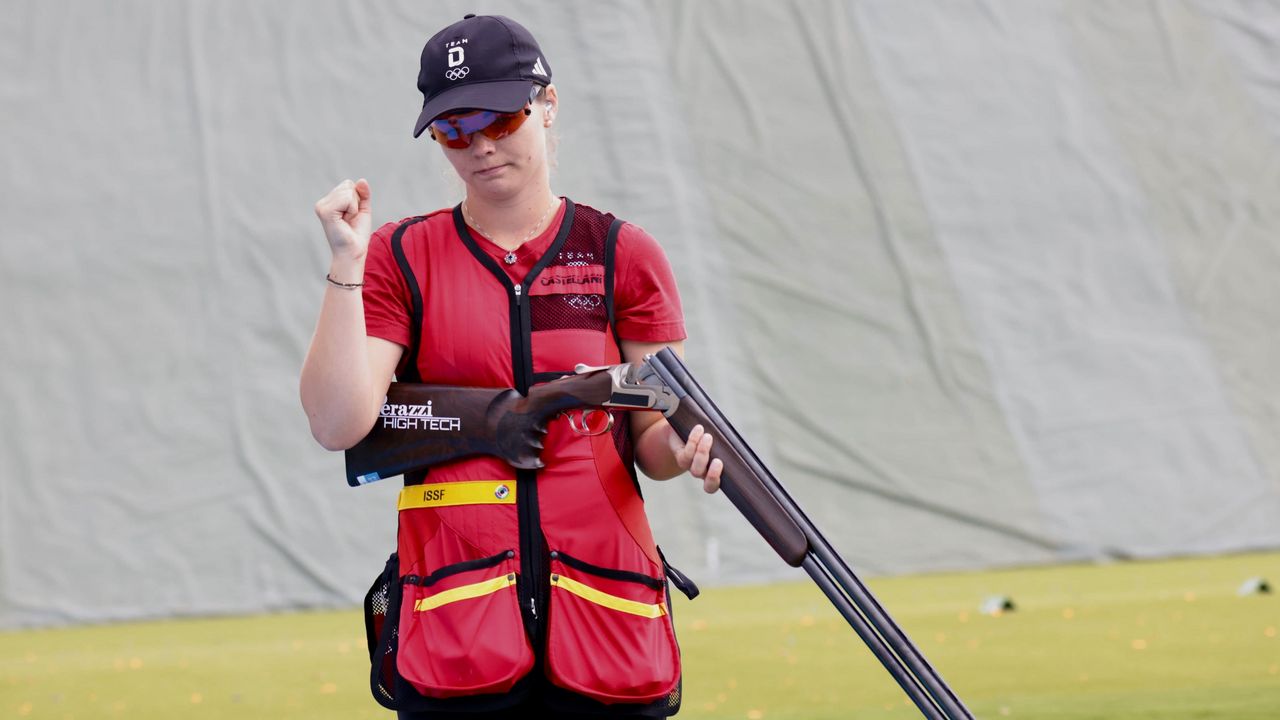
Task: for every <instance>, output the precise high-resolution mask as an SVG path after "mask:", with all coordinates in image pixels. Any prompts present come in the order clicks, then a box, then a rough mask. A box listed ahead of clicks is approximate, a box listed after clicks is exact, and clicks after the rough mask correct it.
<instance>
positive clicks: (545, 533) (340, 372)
mask: <svg viewBox="0 0 1280 720" xmlns="http://www.w3.org/2000/svg"><path fill="white" fill-rule="evenodd" d="M418 87H419V89H420V90H421V91H422V93H423V97H424V104H423V109H422V112H421V115H420V117H419V118H418V121H417V124H416V126H415V130H414V135H415V137H417V136H420V135H422V134H424V133H425V134H426V135H427V136H428V137H429V138H430V139H432V140H435V141H436V142H437V143H439V144H440V146H441V151H442V152H443V154H444V156H445V157H446V158H447V159H448V161H449V162H450V164H451V165H452V166H453V169H454V170H455V171H456V173H457V175H458V177H459V178H460V179H461V180H462V182H463V184H464V185H465V188H466V190H465V198H464V199H463V201H462V202H461V203H459V204H458V205H457V206H455V207H453V208H447V209H442V210H437V211H435V212H431V213H428V214H426V215H422V216H418V217H412V218H408V219H405V220H402V221H399V222H392V223H387V224H385V225H383V226H382V227H381V228H379V229H378V230H377V231H376V232H372V233H371V230H372V221H371V217H372V215H371V197H372V191H371V189H370V185H369V183H368V182H367V181H366V180H364V179H360V180H358V181H356V182H351V181H349V180H348V181H344V182H342V183H341V184H339V185H338V186H337V187H335V188H334V189H333V190H332V191H331V192H330V193H329V194H328V195H326V196H325V197H324V198H322V199H321V200H319V201H318V202H317V203H316V207H315V210H316V214H317V216H318V217H319V219H320V222H321V224H322V225H323V227H324V232H325V236H326V238H327V239H328V242H329V246H330V249H331V251H332V258H333V259H332V263H331V265H330V269H329V274H328V276H327V286H326V288H327V289H326V292H325V296H324V301H323V305H322V307H321V310H320V317H319V320H318V323H317V327H316V332H315V336H314V338H313V340H312V343H311V347H310V349H309V351H308V354H307V358H306V361H305V363H304V366H303V371H302V380H301V395H302V402H303V405H304V407H305V409H306V412H307V416H308V418H309V421H310V423H311V429H312V432H313V434H314V435H315V437H316V439H317V441H319V442H320V444H321V445H323V446H324V447H326V448H329V449H331V450H337V449H345V448H348V447H351V446H352V445H355V444H356V443H357V442H358V441H359V440H360V439H361V438H363V437H364V436H365V435H366V434H367V433H368V432H369V430H370V428H371V427H372V426H373V425H374V423H375V421H377V420H378V416H379V412H380V408H381V407H382V403H383V398H384V397H385V395H386V392H387V388H388V385H389V383H390V382H391V379H392V375H393V374H394V375H395V376H396V378H397V379H399V380H402V381H410V382H427V383H436V384H441V385H454V386H473V387H493V388H507V387H511V388H515V389H516V390H518V391H519V392H521V393H526V392H528V390H529V388H530V387H532V386H534V385H536V384H538V383H542V382H546V381H548V380H551V379H554V378H556V377H559V376H560V375H562V374H566V373H570V372H572V371H573V368H574V366H575V365H576V364H578V363H586V364H588V365H608V364H612V363H618V362H622V361H631V362H639V361H641V360H642V359H643V358H644V356H645V355H646V354H648V353H652V352H655V351H657V350H658V349H660V348H662V347H665V346H670V347H672V348H674V349H676V350H677V351H679V350H681V348H682V341H683V339H684V337H685V333H684V324H683V317H682V315H681V310H680V303H679V298H678V296H677V293H676V287H675V283H674V279H673V276H672V273H671V269H670V267H669V265H668V263H667V260H666V258H665V256H664V254H663V253H662V250H661V248H660V247H659V246H658V245H657V243H656V242H655V241H654V240H653V239H652V238H651V237H650V236H649V235H648V234H646V233H645V232H644V231H643V230H641V229H640V228H638V227H636V226H634V225H630V224H627V223H624V222H621V221H619V220H617V219H615V218H614V217H613V216H612V215H610V214H607V213H604V212H601V211H598V210H595V209H594V208H591V207H588V206H586V205H579V204H576V203H574V202H573V201H571V200H569V199H568V198H561V197H558V196H556V195H554V194H553V193H552V191H551V184H550V174H549V168H550V164H551V156H550V153H549V149H548V148H549V140H550V137H549V134H550V133H551V129H552V127H553V125H554V123H555V118H556V115H557V113H558V112H559V110H560V97H559V95H558V92H557V89H556V87H555V86H554V85H552V84H551V64H550V63H549V61H548V59H547V58H546V56H544V55H543V54H542V51H541V49H540V48H539V47H538V44H537V42H536V41H535V40H534V38H533V37H532V35H530V34H529V32H528V31H527V30H526V29H525V28H523V27H521V26H520V25H519V24H517V23H515V22H513V21H512V20H510V19H508V18H504V17H500V16H474V15H468V16H466V18H464V19H463V20H462V21H460V22H457V23H454V24H452V25H450V26H449V27H447V28H445V29H444V30H441V31H440V32H438V33H437V34H435V35H434V36H433V37H431V39H430V40H428V41H427V44H426V46H425V48H424V49H423V52H422V58H421V72H420V74H419V78H418ZM593 417H594V418H595V421H596V423H597V424H598V425H599V424H600V423H606V424H604V425H599V426H598V427H593V428H591V429H590V430H591V432H594V433H596V434H588V433H583V432H580V431H581V430H582V428H578V430H577V431H575V429H574V428H571V427H570V419H569V418H568V417H558V418H556V419H554V420H552V421H551V422H550V423H549V424H548V426H547V428H546V430H547V433H546V437H545V449H544V450H543V452H542V454H541V459H542V461H543V463H545V467H543V468H542V469H540V470H536V471H535V470H517V469H515V468H513V467H512V466H510V465H508V464H506V463H504V462H502V461H501V460H498V459H496V458H494V457H472V458H467V459H462V460H457V461H453V462H448V463H444V464H441V465H437V466H435V467H432V468H431V469H430V470H429V472H428V473H416V474H413V475H411V476H408V477H406V488H405V491H404V492H403V493H402V495H401V498H400V503H399V531H398V536H397V537H398V540H397V551H398V552H397V555H398V557H397V558H396V560H395V562H393V563H389V568H390V569H394V573H393V574H394V582H395V584H396V593H397V594H396V598H397V600H398V602H399V612H397V613H395V615H396V616H395V617H388V618H387V622H388V623H398V625H397V626H395V627H394V628H393V630H394V632H391V631H389V632H386V633H379V634H382V635H384V636H385V637H386V638H389V639H390V640H391V642H392V645H393V646H394V653H395V654H394V658H395V662H394V665H393V668H392V670H391V672H392V673H393V676H390V677H386V678H384V680H386V683H385V686H386V687H387V688H389V690H388V691H387V692H386V693H384V694H385V695H386V696H387V697H380V698H379V699H380V700H381V701H383V702H384V704H387V705H388V706H389V707H394V708H396V709H397V710H398V711H399V712H400V716H401V717H406V718H446V717H469V718H470V717H517V716H521V717H523V716H526V715H529V714H531V713H533V712H534V711H548V710H550V711H553V712H554V714H555V715H556V716H557V717H578V716H583V717H588V716H601V715H606V716H613V717H665V716H668V715H670V714H673V713H674V711H675V710H676V709H678V707H679V682H680V663H679V650H678V648H677V646H676V643H675V637H674V633H673V630H672V624H671V619H670V614H669V598H668V597H667V591H666V583H665V577H666V576H667V575H668V574H670V571H669V568H668V567H667V566H666V563H665V561H664V560H663V559H662V557H661V555H660V553H659V551H658V549H657V546H656V544H655V543H654V540H653V537H652V534H651V532H650V530H649V525H648V521H647V519H646V517H645V514H644V508H643V503H642V502H641V499H640V496H639V485H638V483H637V481H636V477H635V470H634V466H633V460H634V463H635V465H638V466H639V467H640V469H641V470H643V471H644V472H645V474H646V475H648V476H649V477H652V478H656V479H666V478H671V477H675V476H677V475H679V474H681V473H683V472H685V471H689V472H691V473H692V474H693V475H694V476H695V477H698V478H701V479H702V480H703V483H704V488H705V489H706V490H707V492H715V491H716V489H717V488H718V486H719V478H720V473H721V469H722V464H721V463H720V461H719V460H715V461H712V460H711V459H710V450H711V447H712V438H711V435H710V434H708V433H703V432H702V431H701V429H696V430H694V431H693V432H691V433H689V437H688V441H687V442H685V441H682V440H681V439H680V438H679V436H678V435H677V434H676V433H675V432H674V431H673V430H672V428H671V427H670V426H669V425H668V423H667V421H666V420H665V419H663V418H662V417H661V416H660V415H659V414H657V413H619V415H618V417H617V422H616V423H615V422H613V421H612V420H609V421H606V420H604V419H603V418H604V417H605V416H604V415H603V414H596V415H594V416H593ZM410 420H412V421H413V422H414V423H418V422H421V423H427V424H430V425H431V426H432V427H435V428H437V429H439V428H442V427H443V428H445V429H446V430H447V429H448V428H449V427H450V425H449V423H448V422H446V421H445V420H440V419H438V418H436V417H435V416H434V415H433V414H432V411H431V409H430V408H429V407H424V408H420V409H418V410H417V412H416V414H415V415H414V417H413V418H410V419H408V420H405V422H406V423H407V422H409V421H410ZM607 423H612V424H607ZM379 665H380V663H379V662H378V661H377V660H375V668H374V671H375V676H377V673H379V672H380V670H379ZM377 687H378V685H377V682H376V681H375V692H376V688H377Z"/></svg>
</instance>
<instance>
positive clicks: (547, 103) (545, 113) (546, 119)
mask: <svg viewBox="0 0 1280 720" xmlns="http://www.w3.org/2000/svg"><path fill="white" fill-rule="evenodd" d="M557 107H559V99H558V98H557V96H556V86H555V85H547V89H546V95H545V97H544V98H543V100H542V125H543V127H551V123H552V122H554V121H555V119H556V108H557Z"/></svg>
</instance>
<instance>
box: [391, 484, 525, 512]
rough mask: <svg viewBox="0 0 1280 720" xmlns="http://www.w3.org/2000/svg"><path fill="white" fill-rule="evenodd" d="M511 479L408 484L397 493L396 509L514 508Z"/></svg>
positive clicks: (514, 494) (513, 490)
mask: <svg viewBox="0 0 1280 720" xmlns="http://www.w3.org/2000/svg"><path fill="white" fill-rule="evenodd" d="M515 502H516V483H515V481H514V480H480V481H467V482H446V483H427V484H425V485H410V486H409V487H406V488H405V489H403V490H401V491H400V503H399V505H398V508H397V509H399V510H415V509H417V508H432V507H450V506H453V505H514V504H515Z"/></svg>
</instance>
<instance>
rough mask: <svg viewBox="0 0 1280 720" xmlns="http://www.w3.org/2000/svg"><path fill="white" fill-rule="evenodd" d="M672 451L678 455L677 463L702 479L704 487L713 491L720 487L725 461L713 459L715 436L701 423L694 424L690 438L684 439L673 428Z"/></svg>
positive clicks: (709, 491)
mask: <svg viewBox="0 0 1280 720" xmlns="http://www.w3.org/2000/svg"><path fill="white" fill-rule="evenodd" d="M670 440H671V452H672V453H674V454H675V456H676V463H677V464H679V465H680V467H681V468H683V469H684V470H687V471H689V474H690V475H693V476H694V477H696V478H699V479H701V480H702V489H703V490H705V491H706V492H708V493H713V492H715V491H717V490H719V489H720V473H721V472H723V471H724V463H723V462H721V461H720V460H719V459H715V460H712V459H711V445H712V444H713V443H714V442H715V438H713V437H712V436H711V433H709V432H706V431H705V430H704V429H703V427H702V426H701V425H694V426H693V430H692V431H690V432H689V440H688V441H687V442H686V441H682V440H680V436H679V435H677V434H676V431H675V429H674V428H673V429H672V430H671V438H670Z"/></svg>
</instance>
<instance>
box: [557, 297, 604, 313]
mask: <svg viewBox="0 0 1280 720" xmlns="http://www.w3.org/2000/svg"><path fill="white" fill-rule="evenodd" d="M565 302H567V303H569V307H572V308H577V309H579V310H594V309H595V308H598V307H600V304H601V302H603V301H602V300H601V298H600V296H599V295H570V296H568V297H566V298H565Z"/></svg>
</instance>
